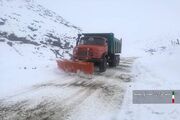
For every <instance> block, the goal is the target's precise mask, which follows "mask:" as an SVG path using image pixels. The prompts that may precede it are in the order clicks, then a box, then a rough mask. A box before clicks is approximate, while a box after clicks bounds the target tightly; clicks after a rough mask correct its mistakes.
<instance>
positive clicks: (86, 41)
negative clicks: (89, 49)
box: [79, 37, 105, 45]
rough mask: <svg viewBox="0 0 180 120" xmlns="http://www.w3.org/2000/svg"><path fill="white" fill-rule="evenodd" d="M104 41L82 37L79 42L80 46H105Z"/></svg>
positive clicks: (97, 38) (98, 38)
mask: <svg viewBox="0 0 180 120" xmlns="http://www.w3.org/2000/svg"><path fill="white" fill-rule="evenodd" d="M104 41H105V40H104V39H103V38H100V37H82V38H81V39H80V41H79V44H80V45H104Z"/></svg>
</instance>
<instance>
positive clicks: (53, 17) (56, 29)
mask: <svg viewBox="0 0 180 120" xmlns="http://www.w3.org/2000/svg"><path fill="white" fill-rule="evenodd" d="M0 11H1V15H0V39H1V40H0V41H1V43H3V42H6V43H7V44H8V45H9V46H12V47H14V48H16V47H19V48H23V45H24V44H26V45H27V44H28V46H31V52H33V53H37V54H38V55H41V56H42V54H43V55H44V56H46V57H48V55H45V54H46V53H45V51H44V49H45V50H46V51H51V52H52V53H54V54H55V57H63V56H64V55H63V54H66V56H68V55H69V54H70V51H71V50H72V47H73V45H74V43H75V37H76V34H77V33H78V32H79V31H80V28H78V27H76V26H74V25H72V24H71V23H69V22H68V21H66V20H65V19H63V18H62V17H61V16H59V15H57V14H56V13H54V12H52V11H50V10H48V9H45V8H44V7H42V6H41V5H37V4H35V3H33V2H28V1H25V0H10V1H9V0H1V4H0ZM19 52H20V53H21V54H22V55H25V56H26V51H24V50H19Z"/></svg>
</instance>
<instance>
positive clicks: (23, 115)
mask: <svg viewBox="0 0 180 120" xmlns="http://www.w3.org/2000/svg"><path fill="white" fill-rule="evenodd" d="M0 11H1V14H0V73H1V74H0V119H2V120H3V119H8V120H14V119H20V120H24V119H31V120H34V119H35V120H36V119H38V120H39V119H53V120H66V119H68V120H92V119H93V120H94V119H95V120H137V119H140V120H146V119H151V120H161V119H162V120H169V119H173V120H179V117H178V114H179V113H180V109H179V107H180V106H179V105H178V104H174V105H173V104H163V105H158V104H156V105H153V104H148V105H146V104H141V105H137V104H133V103H132V91H133V90H171V89H179V88H180V87H179V84H180V81H179V78H180V74H179V71H180V63H179V61H180V45H179V44H178V40H173V39H175V38H176V37H177V36H176V35H175V36H173V37H164V38H163V39H160V38H159V37H157V38H155V39H153V40H151V39H149V40H146V39H145V40H140V41H137V42H136V41H134V43H133V44H132V43H131V42H130V41H126V42H123V43H124V44H125V43H131V44H125V48H123V56H122V59H121V63H120V65H119V66H117V67H116V68H109V69H108V70H107V71H106V72H105V73H102V74H95V75H93V77H92V79H87V78H84V77H83V76H81V75H78V74H68V73H64V72H62V71H60V70H58V69H57V65H56V59H59V58H62V57H65V58H69V57H70V55H71V52H72V48H73V46H74V44H75V39H76V34H77V33H79V32H81V30H80V28H79V27H76V26H74V25H73V24H71V23H69V22H68V21H66V20H65V19H64V18H63V17H61V16H59V15H57V14H56V13H55V12H53V11H51V10H48V9H46V8H44V7H43V6H41V5H37V4H35V3H34V2H32V1H28V0H10V1H9V0H0ZM72 22H73V21H72ZM177 30H178V29H177ZM167 36H168V35H167ZM123 40H124V39H123ZM124 44H123V46H124ZM125 56H126V57H125ZM127 56H129V57H127Z"/></svg>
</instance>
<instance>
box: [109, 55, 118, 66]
mask: <svg viewBox="0 0 180 120" xmlns="http://www.w3.org/2000/svg"><path fill="white" fill-rule="evenodd" d="M110 59H111V60H110V62H109V66H110V67H115V66H117V65H119V60H120V59H119V55H112V56H111V58H110Z"/></svg>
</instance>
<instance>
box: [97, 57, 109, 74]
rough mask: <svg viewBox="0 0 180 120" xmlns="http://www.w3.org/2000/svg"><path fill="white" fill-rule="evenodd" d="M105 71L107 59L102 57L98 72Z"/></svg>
mask: <svg viewBox="0 0 180 120" xmlns="http://www.w3.org/2000/svg"><path fill="white" fill-rule="evenodd" d="M106 69H107V59H106V57H104V58H103V60H102V61H101V62H100V64H99V71H100V72H105V71H106Z"/></svg>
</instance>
